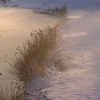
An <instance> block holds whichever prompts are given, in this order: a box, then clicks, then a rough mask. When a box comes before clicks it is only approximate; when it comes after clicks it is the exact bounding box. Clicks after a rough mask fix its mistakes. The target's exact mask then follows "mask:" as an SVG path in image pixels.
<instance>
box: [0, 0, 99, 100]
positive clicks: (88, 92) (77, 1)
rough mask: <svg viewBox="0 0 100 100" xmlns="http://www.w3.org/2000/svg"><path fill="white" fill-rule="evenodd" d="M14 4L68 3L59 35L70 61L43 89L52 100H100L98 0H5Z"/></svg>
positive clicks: (27, 6)
mask: <svg viewBox="0 0 100 100" xmlns="http://www.w3.org/2000/svg"><path fill="white" fill-rule="evenodd" d="M44 2H46V5H44ZM15 4H17V5H18V7H21V8H35V9H36V8H50V7H57V6H61V5H63V4H66V5H67V6H68V15H67V16H68V17H67V16H66V17H67V18H68V20H66V21H65V22H64V23H63V27H62V29H61V32H63V33H61V34H62V36H63V38H64V39H65V41H66V40H67V41H69V44H67V42H66V43H65V47H67V45H69V53H68V55H70V57H71V63H70V64H69V65H68V69H67V71H65V72H58V73H57V74H55V75H54V76H53V77H52V80H51V82H50V85H49V86H48V87H45V89H44V90H46V91H48V93H49V94H48V96H49V97H50V98H51V99H52V100H100V31H99V29H100V21H99V18H100V0H30V1H28V0H16V1H11V2H8V3H7V5H9V6H12V5H15ZM1 5H2V4H1ZM67 18H66V19H67ZM1 36H2V35H0V38H1ZM67 52H68V51H67ZM66 55H67V54H66ZM38 82H39V81H38ZM46 84H47V83H46ZM43 87H44V86H43Z"/></svg>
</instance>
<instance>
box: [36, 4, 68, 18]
mask: <svg viewBox="0 0 100 100" xmlns="http://www.w3.org/2000/svg"><path fill="white" fill-rule="evenodd" d="M34 11H35V12H38V13H44V14H52V15H57V16H62V17H64V16H65V15H66V13H67V6H66V5H63V6H61V7H55V8H48V9H36V10H34Z"/></svg>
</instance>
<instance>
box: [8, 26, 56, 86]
mask: <svg viewBox="0 0 100 100" xmlns="http://www.w3.org/2000/svg"><path fill="white" fill-rule="evenodd" d="M57 42H58V41H57V26H54V27H49V26H48V27H46V29H44V30H41V29H39V30H36V31H34V30H33V32H32V33H31V39H30V40H27V41H26V42H25V44H23V47H22V49H21V48H20V47H18V48H17V52H16V53H15V60H14V61H12V60H10V61H8V63H9V64H10V65H11V66H12V67H11V69H10V74H13V75H14V76H17V78H18V79H19V80H20V81H23V82H24V83H26V84H27V83H28V82H30V81H31V80H32V79H35V78H36V77H46V76H47V74H48V71H47V69H48V68H49V63H50V62H51V61H52V60H53V59H52V58H53V57H52V54H53V53H54V51H55V49H56V47H57ZM52 62H53V61H52Z"/></svg>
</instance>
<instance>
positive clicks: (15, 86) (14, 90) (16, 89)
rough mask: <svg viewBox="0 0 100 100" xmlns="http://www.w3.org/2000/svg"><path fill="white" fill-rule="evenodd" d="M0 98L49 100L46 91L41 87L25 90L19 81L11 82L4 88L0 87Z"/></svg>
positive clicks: (9, 99)
mask: <svg viewBox="0 0 100 100" xmlns="http://www.w3.org/2000/svg"><path fill="white" fill-rule="evenodd" d="M0 100H50V99H49V98H48V97H47V92H46V91H43V90H42V89H35V90H34V89H31V91H30V92H27V90H26V88H25V87H24V86H23V85H22V84H21V83H19V82H18V83H13V82H12V83H11V84H10V86H6V88H2V87H1V88H0Z"/></svg>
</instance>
